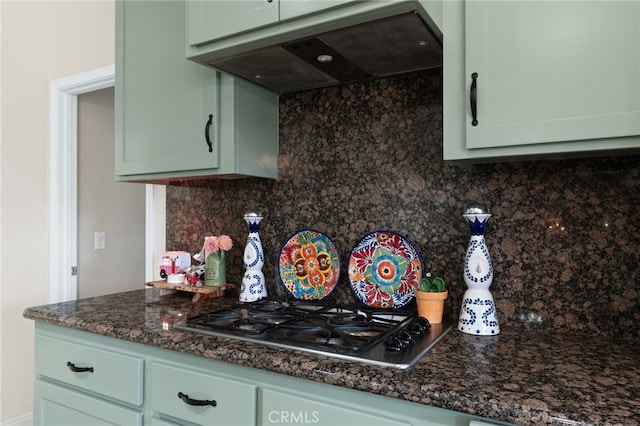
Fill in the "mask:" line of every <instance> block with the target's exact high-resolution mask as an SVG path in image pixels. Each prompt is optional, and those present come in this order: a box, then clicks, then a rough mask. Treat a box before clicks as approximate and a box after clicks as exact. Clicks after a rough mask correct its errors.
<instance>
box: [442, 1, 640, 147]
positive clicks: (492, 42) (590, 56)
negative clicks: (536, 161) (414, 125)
mask: <svg viewBox="0 0 640 426" xmlns="http://www.w3.org/2000/svg"><path fill="white" fill-rule="evenodd" d="M639 22H640V2H637V1H616V2H610V1H592V2H575V1H553V2H535V1H466V2H461V1H452V2H444V24H443V27H444V28H443V32H444V73H443V75H444V157H445V160H456V159H491V158H502V157H529V156H537V155H553V156H561V155H562V156H568V155H571V154H575V153H584V152H589V151H595V152H602V153H605V152H612V151H614V150H621V149H640V138H639V137H638V135H640V25H639ZM474 113H475V119H476V121H474Z"/></svg>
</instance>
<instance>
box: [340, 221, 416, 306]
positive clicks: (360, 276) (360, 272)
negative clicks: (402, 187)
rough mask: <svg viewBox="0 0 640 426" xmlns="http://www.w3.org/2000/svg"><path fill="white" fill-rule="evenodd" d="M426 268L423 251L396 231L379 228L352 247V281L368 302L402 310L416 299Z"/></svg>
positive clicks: (356, 290)
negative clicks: (424, 268)
mask: <svg viewBox="0 0 640 426" xmlns="http://www.w3.org/2000/svg"><path fill="white" fill-rule="evenodd" d="M422 269H423V266H422V258H421V257H420V253H418V250H416V248H415V247H414V245H413V244H412V243H411V242H410V241H409V240H407V239H406V238H405V237H403V236H402V235H399V234H397V233H395V232H393V231H375V232H372V233H370V234H368V235H365V236H364V237H363V238H362V239H361V240H360V241H359V242H358V244H356V246H355V247H354V248H353V250H351V255H350V256H349V283H350V284H351V290H353V293H354V294H355V296H356V298H357V299H358V300H359V301H360V302H361V303H363V304H364V305H367V306H370V307H373V308H392V309H399V308H402V307H404V306H405V305H407V304H408V303H410V302H411V301H412V300H413V298H414V290H415V289H416V287H418V282H420V279H421V278H422Z"/></svg>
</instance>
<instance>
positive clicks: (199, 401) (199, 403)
mask: <svg viewBox="0 0 640 426" xmlns="http://www.w3.org/2000/svg"><path fill="white" fill-rule="evenodd" d="M178 398H180V399H181V400H183V401H184V402H185V404H189V405H195V406H200V407H202V406H205V405H210V406H212V407H215V406H216V405H218V403H217V402H216V401H215V400H214V399H212V400H208V399H191V398H189V395H186V394H184V393H182V392H178Z"/></svg>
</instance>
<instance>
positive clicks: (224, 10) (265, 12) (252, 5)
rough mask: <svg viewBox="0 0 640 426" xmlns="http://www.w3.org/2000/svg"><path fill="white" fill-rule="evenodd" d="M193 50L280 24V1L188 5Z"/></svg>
mask: <svg viewBox="0 0 640 426" xmlns="http://www.w3.org/2000/svg"><path fill="white" fill-rule="evenodd" d="M187 17H188V28H187V30H188V37H189V40H188V41H189V44H190V45H192V46H195V45H198V44H202V43H205V42H208V41H210V40H217V39H219V38H224V37H228V36H230V35H233V34H237V33H241V32H244V31H248V30H252V29H255V28H260V27H263V26H265V25H270V24H274V23H276V22H278V19H279V14H278V1H277V0H275V1H274V0H247V1H234V0H227V1H217V0H190V1H187Z"/></svg>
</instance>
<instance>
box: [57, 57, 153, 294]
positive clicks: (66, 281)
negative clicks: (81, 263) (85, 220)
mask: <svg viewBox="0 0 640 426" xmlns="http://www.w3.org/2000/svg"><path fill="white" fill-rule="evenodd" d="M114 85H115V66H114V65H108V66H106V67H102V68H98V69H94V70H91V71H87V72H82V73H79V74H74V75H70V76H67V77H63V78H59V79H57V80H53V81H52V82H51V86H50V110H49V114H50V123H49V124H50V139H51V140H50V142H51V144H50V151H49V158H50V160H49V165H50V167H49V184H50V187H49V194H50V221H49V248H50V250H49V259H50V263H49V302H50V303H59V302H66V301H69V300H75V299H76V298H77V296H78V280H77V275H75V274H72V268H73V267H77V265H78V223H77V222H78V166H77V165H78V95H81V94H83V93H89V92H93V91H96V90H101V89H106V88H108V87H112V86H114ZM154 218H155V209H154V189H153V185H146V190H145V224H146V225H145V265H146V267H145V279H146V280H147V281H151V280H152V279H153V278H152V277H153V272H152V271H153V267H152V265H153V260H152V258H153V249H154V244H155V240H154V235H155V233H154V232H153V229H154ZM141 286H142V283H141Z"/></svg>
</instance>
